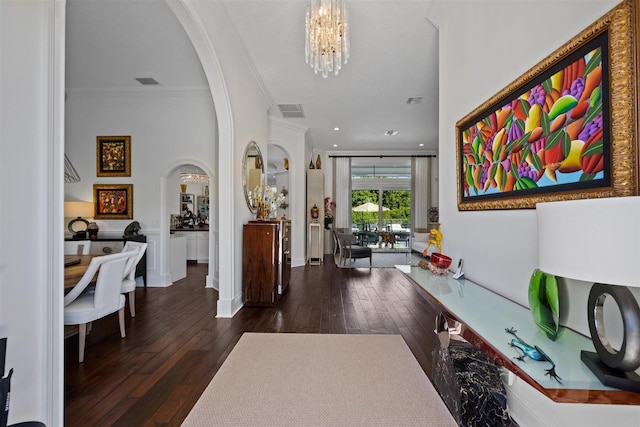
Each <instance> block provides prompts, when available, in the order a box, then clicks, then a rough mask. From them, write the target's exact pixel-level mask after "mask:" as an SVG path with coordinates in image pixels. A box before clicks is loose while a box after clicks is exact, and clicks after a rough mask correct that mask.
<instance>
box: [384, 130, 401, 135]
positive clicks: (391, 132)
mask: <svg viewBox="0 0 640 427" xmlns="http://www.w3.org/2000/svg"><path fill="white" fill-rule="evenodd" d="M384 134H385V135H387V136H393V135H397V134H398V131H397V130H388V131H386V132H385V133H384Z"/></svg>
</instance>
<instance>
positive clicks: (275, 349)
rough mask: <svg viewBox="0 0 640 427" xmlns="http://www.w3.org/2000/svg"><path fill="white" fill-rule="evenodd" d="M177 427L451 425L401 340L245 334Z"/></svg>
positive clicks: (364, 337) (357, 336) (390, 338)
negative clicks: (180, 426) (181, 426)
mask: <svg viewBox="0 0 640 427" xmlns="http://www.w3.org/2000/svg"><path fill="white" fill-rule="evenodd" d="M182 425H183V426H455V425H456V423H455V421H454V419H453V417H452V416H451V415H450V414H449V411H448V410H447V407H446V406H445V404H444V403H443V402H442V400H441V399H440V397H439V395H438V393H437V391H436V390H435V389H434V387H433V385H432V384H431V382H430V381H429V379H428V378H427V376H426V375H425V374H424V372H423V371H422V369H421V368H420V365H419V364H418V362H417V361H416V359H415V358H414V356H413V354H412V353H411V351H410V350H409V347H407V345H406V343H405V342H404V340H403V339H402V337H401V336H400V335H321V334H259V333H245V334H244V335H243V336H242V337H241V338H240V341H238V344H236V346H235V348H234V349H233V350H232V352H231V353H230V354H229V357H227V359H226V360H225V362H224V363H223V364H222V366H221V367H220V370H219V371H218V373H217V374H216V376H215V377H214V378H213V380H212V381H211V383H210V384H209V385H208V386H207V388H206V390H205V391H204V393H203V394H202V396H201V397H200V399H199V400H198V401H197V402H196V405H195V406H194V407H193V409H192V411H191V413H190V414H189V415H188V416H187V418H186V420H185V421H184V423H183V424H182Z"/></svg>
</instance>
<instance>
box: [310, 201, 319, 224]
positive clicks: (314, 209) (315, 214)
mask: <svg viewBox="0 0 640 427" xmlns="http://www.w3.org/2000/svg"><path fill="white" fill-rule="evenodd" d="M319 213H320V209H318V206H316V205H313V207H312V208H311V219H312V220H314V221H317V220H318V216H319Z"/></svg>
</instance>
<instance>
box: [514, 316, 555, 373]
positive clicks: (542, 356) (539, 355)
mask: <svg viewBox="0 0 640 427" xmlns="http://www.w3.org/2000/svg"><path fill="white" fill-rule="evenodd" d="M505 332H506V333H508V334H511V335H513V336H514V337H515V338H513V339H512V340H511V342H509V345H510V346H511V347H515V348H516V349H518V350H520V351H521V352H522V355H520V356H518V357H516V359H518V360H520V361H522V362H524V361H525V360H524V359H525V357H528V358H530V359H532V360H536V361H538V362H549V363H551V368H549V369H545V375H549V377H551V378H553V379H554V380H556V381H558V383H560V384H562V381H560V380H561V379H562V378H560V377H559V376H558V374H556V364H555V363H553V360H551V358H550V357H549V356H548V355H547V354H546V353H545V352H544V351H542V349H541V348H540V347H538V346H537V345H534V346H531V345H529V344H527V343H526V342H524V341H523V340H522V339H521V338H520V337H519V336H518V335H516V333H517V332H518V331H516V330H515V329H514V328H505Z"/></svg>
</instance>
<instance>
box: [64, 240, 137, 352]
mask: <svg viewBox="0 0 640 427" xmlns="http://www.w3.org/2000/svg"><path fill="white" fill-rule="evenodd" d="M135 256H136V253H135V252H121V253H117V254H113V255H104V256H99V257H95V258H93V259H92V260H91V262H90V263H89V267H88V268H87V271H86V272H85V273H84V275H83V276H82V278H81V279H80V280H79V281H78V284H77V285H76V286H74V287H73V289H71V291H70V292H69V293H68V294H67V295H65V297H64V324H65V325H78V332H79V340H78V341H79V343H78V362H79V363H82V362H84V347H85V340H86V335H87V324H90V323H91V322H93V321H94V320H98V319H101V318H103V317H105V316H108V315H109V314H112V313H115V312H116V311H117V312H118V320H119V323H120V336H121V337H122V338H124V337H125V336H126V334H125V324H124V302H125V298H124V295H122V294H121V293H120V288H121V286H122V278H123V275H124V270H125V266H126V264H127V261H128V260H131V259H134V258H135ZM96 272H97V273H98V278H97V279H96V282H95V288H93V287H92V288H89V289H88V286H89V284H90V283H91V282H92V281H93V278H94V276H95V274H96Z"/></svg>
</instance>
